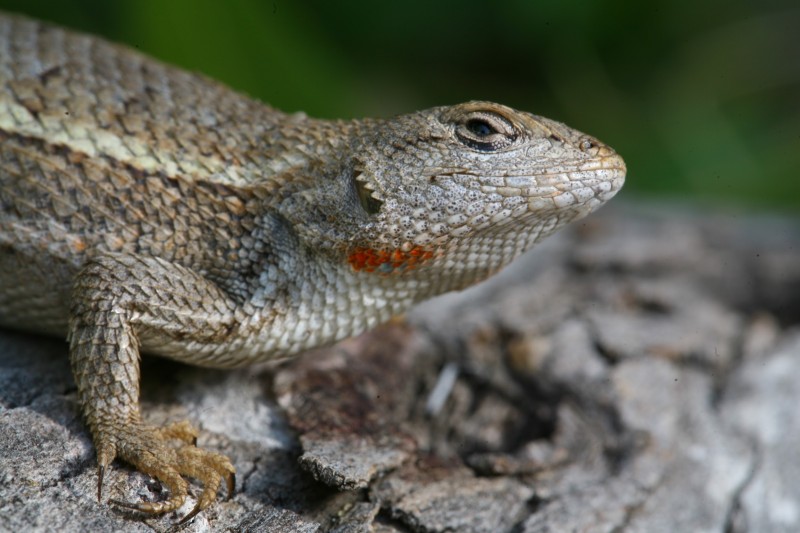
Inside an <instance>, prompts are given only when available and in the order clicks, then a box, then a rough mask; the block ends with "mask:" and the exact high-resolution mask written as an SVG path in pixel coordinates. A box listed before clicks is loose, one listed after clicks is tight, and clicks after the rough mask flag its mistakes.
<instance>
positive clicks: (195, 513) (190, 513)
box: [178, 501, 203, 526]
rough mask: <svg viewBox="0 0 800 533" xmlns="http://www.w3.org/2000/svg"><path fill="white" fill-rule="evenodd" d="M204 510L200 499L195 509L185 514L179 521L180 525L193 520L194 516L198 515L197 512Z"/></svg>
mask: <svg viewBox="0 0 800 533" xmlns="http://www.w3.org/2000/svg"><path fill="white" fill-rule="evenodd" d="M202 510H203V508H202V507H200V502H199V501H198V502H197V505H195V506H194V509H192V510H191V511H190V512H189V513H188V514H187V515H186V516H184V517H183V518H181V519H180V521H179V522H178V525H179V526H182V525H183V524H185V523H186V522H188V521H189V520H191V519H192V518H194V517H195V516H197V513H199V512H200V511H202Z"/></svg>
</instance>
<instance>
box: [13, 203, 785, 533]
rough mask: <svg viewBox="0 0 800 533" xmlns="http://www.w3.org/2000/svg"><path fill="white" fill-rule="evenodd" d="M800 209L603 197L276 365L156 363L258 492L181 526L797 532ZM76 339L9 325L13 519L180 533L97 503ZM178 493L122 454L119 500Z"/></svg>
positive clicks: (156, 374) (161, 394)
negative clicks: (500, 258)
mask: <svg viewBox="0 0 800 533" xmlns="http://www.w3.org/2000/svg"><path fill="white" fill-rule="evenodd" d="M798 324H800V220H798V219H791V218H780V217H766V216H743V215H740V214H720V213H717V214H712V215H709V214H700V213H699V211H697V210H691V209H679V208H675V207H674V206H670V207H655V206H652V205H650V206H645V207H640V208H633V207H630V206H628V207H626V206H624V205H623V206H622V207H620V206H619V205H617V206H614V207H612V208H608V209H605V210H604V211H603V212H601V213H600V214H598V215H597V216H594V217H592V218H591V219H590V220H587V221H586V222H584V223H582V224H579V225H577V226H575V227H574V228H572V229H571V230H570V231H567V232H565V233H563V234H562V235H560V236H557V237H555V238H553V239H551V240H550V241H549V242H547V243H546V244H545V245H544V246H542V247H540V248H539V249H538V251H535V252H534V253H533V254H532V255H530V256H529V257H526V258H525V259H523V260H522V261H520V262H518V263H517V264H515V265H513V266H512V267H511V268H510V269H508V270H507V271H506V272H504V273H503V274H502V275H500V276H498V277H496V278H494V279H492V280H491V281H490V282H488V283H486V284H484V285H482V286H479V287H477V288H475V289H473V290H470V291H467V292H465V293H461V294H455V295H450V296H447V297H444V298H440V299H438V300H435V301H432V302H430V303H428V304H425V305H423V306H420V307H419V308H418V309H416V310H415V311H414V312H413V313H412V314H411V315H409V317H407V320H406V321H405V322H396V323H392V324H388V325H386V326H383V327H381V328H379V329H378V330H375V331H373V332H372V333H370V334H367V335H365V336H362V337H360V338H357V339H351V340H349V341H346V342H343V343H341V344H339V345H337V346H334V347H331V348H329V349H325V350H320V351H317V352H314V353H309V354H308V355H306V356H304V357H302V358H300V359H297V360H294V361H288V362H286V363H284V364H282V365H281V366H279V367H275V366H273V367H262V368H252V369H245V370H240V371H233V372H218V371H209V370H203V369H197V368H191V367H185V366H181V365H177V364H173V363H170V362H167V361H163V360H159V359H154V358H146V359H145V365H144V371H143V375H144V378H143V398H142V399H143V409H144V412H145V413H146V416H147V417H148V418H149V420H151V421H153V422H164V421H170V420H179V419H182V418H188V419H189V420H191V421H193V422H195V423H197V424H199V425H200V427H201V428H202V430H203V431H202V433H201V437H200V444H202V445H204V446H206V447H208V448H210V449H215V450H218V451H220V452H222V453H226V454H228V455H229V456H230V457H231V459H232V460H233V461H234V464H235V465H236V467H237V470H238V486H237V493H236V495H235V496H234V498H233V499H232V500H231V501H227V502H226V501H222V500H220V502H219V503H217V504H216V505H214V506H213V507H212V508H211V509H210V510H208V511H206V512H204V513H202V514H201V515H200V516H198V517H196V518H195V519H194V520H193V521H192V522H190V523H189V524H187V525H186V526H185V527H184V528H182V530H185V531H206V530H211V529H213V530H253V531H257V530H262V531H263V530H268V531H279V532H280V531H286V532H289V531H336V532H342V533H344V532H361V531H365V532H366V531H376V532H408V531H429V532H440V531H466V532H470V531H475V532H483V531H487V532H489V531H491V532H495V531H510V532H514V533H521V532H525V533H533V532H545V531H597V532H600V531H609V532H610V531H647V532H654V531H656V532H657V531H719V532H730V533H733V532H743V531H759V532H770V531H775V532H778V531H786V532H789V531H797V530H799V529H800V457H799V456H798V450H800V417H797V416H796V415H795V411H796V406H797V405H800V380H798V379H797V376H800V328H798ZM96 475H97V473H96V469H95V464H94V450H93V448H92V445H91V439H90V437H89V434H88V432H87V430H86V428H85V426H84V425H83V423H82V421H81V419H80V415H79V413H78V409H77V403H76V391H75V386H74V383H73V381H72V378H71V376H70V373H69V363H68V360H67V356H66V345H65V344H64V343H62V342H59V341H55V340H47V339H41V338H35V337H32V336H27V335H23V334H19V333H12V332H7V331H4V332H0V530H12V531H13V530H25V531H79V530H124V531H149V530H157V531H164V530H167V529H169V528H170V527H172V526H173V525H174V524H175V523H176V521H177V519H178V517H179V516H181V515H182V514H184V513H186V512H188V510H190V509H191V507H192V505H193V503H194V502H193V501H189V502H187V504H186V506H185V508H184V509H182V510H181V511H180V512H179V513H177V514H175V513H173V514H168V515H166V516H163V517H144V519H142V515H140V514H137V513H134V512H131V511H128V510H124V509H120V508H118V507H114V506H112V505H109V504H107V503H105V501H104V502H103V503H98V502H97V496H96V491H97V487H96V482H97V477H96ZM109 497H113V498H117V499H121V500H127V501H136V500H139V499H149V500H154V499H164V498H165V494H164V493H163V489H162V488H161V487H160V485H159V484H158V483H155V482H153V481H152V480H150V479H148V478H147V477H146V476H144V475H141V474H139V473H136V472H132V471H131V470H129V469H127V468H126V467H125V465H122V464H115V465H114V468H113V469H112V470H111V471H110V472H107V473H106V481H105V488H104V500H105V499H106V498H109Z"/></svg>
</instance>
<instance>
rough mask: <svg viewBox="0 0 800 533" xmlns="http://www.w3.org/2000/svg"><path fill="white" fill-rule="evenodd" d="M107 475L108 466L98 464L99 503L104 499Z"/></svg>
mask: <svg viewBox="0 0 800 533" xmlns="http://www.w3.org/2000/svg"><path fill="white" fill-rule="evenodd" d="M105 475H106V466H105V465H97V503H100V502H101V501H102V497H103V478H104V477H105Z"/></svg>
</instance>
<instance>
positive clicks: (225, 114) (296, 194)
mask: <svg viewBox="0 0 800 533" xmlns="http://www.w3.org/2000/svg"><path fill="white" fill-rule="evenodd" d="M625 175H626V167H625V163H624V161H623V159H622V158H621V157H620V156H619V155H618V154H617V153H616V152H615V151H614V150H613V149H612V148H610V147H609V146H607V145H605V144H603V143H602V142H600V141H599V140H597V139H596V138H594V137H591V136H589V135H586V134H584V133H581V132H579V131H577V130H574V129H572V128H570V127H568V126H566V125H564V124H562V123H560V122H557V121H554V120H550V119H547V118H544V117H541V116H537V115H534V114H531V113H528V112H523V111H517V110H514V109H511V108H509V107H506V106H503V105H500V104H496V103H491V102H484V101H471V102H467V103H463V104H458V105H452V106H442V107H435V108H431V109H427V110H424V111H419V112H413V113H409V114H406V115H400V116H396V117H394V118H388V119H358V120H322V119H314V118H310V117H308V116H306V115H305V114H303V113H284V112H281V111H279V110H277V109H274V108H272V107H270V106H268V105H266V104H264V103H261V102H259V101H256V100H254V99H251V98H249V97H247V96H245V95H242V94H240V93H238V92H236V91H234V90H232V89H229V88H228V87H226V86H224V85H223V84H221V83H218V82H216V81H213V80H211V79H209V78H206V77H204V76H202V75H201V74H197V73H191V72H187V71H184V70H181V69H179V68H177V67H173V66H170V65H167V64H165V63H162V62H159V61H158V60H156V59H152V58H150V57H147V56H146V55H144V54H141V53H139V52H137V51H135V50H132V49H130V48H127V47H125V46H122V45H118V44H114V43H111V42H108V41H106V40H103V39H101V38H98V37H93V36H89V35H85V34H81V33H77V32H72V31H70V30H66V29H62V28H60V27H57V26H54V25H50V24H47V23H43V22H39V21H35V20H32V19H28V18H25V17H22V16H18V15H10V14H0V326H3V327H7V328H14V329H18V330H24V331H29V332H35V333H39V334H48V335H56V336H60V337H62V338H66V339H67V341H68V345H69V358H70V365H71V369H72V373H73V376H74V380H75V384H76V386H77V392H78V402H79V405H80V407H81V411H82V415H83V418H84V420H85V421H86V424H87V425H88V428H89V431H90V433H91V435H92V439H93V443H94V447H95V452H96V457H97V465H98V466H97V468H98V489H97V497H98V501H101V499H102V486H103V477H104V473H105V472H106V469H107V468H108V467H109V465H110V464H111V463H112V461H114V460H115V459H119V460H122V461H124V462H126V463H128V464H130V465H132V466H133V467H134V468H135V469H137V470H139V471H141V472H143V473H145V474H148V475H150V476H152V477H154V478H156V479H158V480H159V481H161V482H162V483H163V484H164V485H165V486H166V487H167V489H168V490H169V496H168V499H166V500H165V501H159V502H147V501H142V502H123V501H117V500H111V501H112V503H114V504H118V505H122V506H125V507H129V508H132V509H135V510H138V511H142V512H145V513H164V512H168V511H173V510H176V509H178V508H179V507H180V506H181V505H183V503H184V502H185V500H186V498H187V496H188V481H187V480H186V478H187V477H191V478H195V479H197V480H198V481H199V482H200V483H201V485H202V493H201V494H200V495H199V497H198V498H197V503H196V505H195V506H194V508H193V510H192V511H191V512H189V513H188V514H187V515H186V516H185V517H184V519H183V521H186V520H188V519H189V518H191V517H192V516H194V515H196V514H197V513H198V512H200V511H201V510H203V509H206V508H207V507H209V506H210V505H212V504H213V502H214V501H215V500H216V498H217V494H218V492H219V490H220V489H221V487H222V483H223V481H224V482H225V483H226V485H227V494H228V496H229V497H230V496H231V494H232V493H233V491H234V488H235V468H234V466H233V464H232V463H231V461H230V460H229V459H228V458H227V457H226V456H224V455H223V454H220V453H217V452H214V451H211V450H205V449H202V448H199V447H197V446H196V437H197V435H198V431H197V430H196V429H195V428H194V427H193V426H192V425H191V424H189V423H188V422H177V423H172V424H168V425H166V426H164V427H154V426H151V425H148V424H147V423H145V421H144V420H143V417H142V415H141V412H140V408H139V381H140V374H139V360H140V354H142V353H144V354H153V355H157V356H163V357H167V358H171V359H174V360H177V361H181V362H183V363H188V364H192V365H200V366H205V367H213V368H233V367H237V366H242V365H248V364H253V363H257V362H262V361H266V360H271V359H276V358H285V357H289V356H293V355H296V354H299V353H301V352H303V351H305V350H308V349H310V348H313V347H317V346H322V345H325V344H330V343H333V342H335V341H337V340H340V339H342V338H345V337H348V336H353V335H356V334H358V333H360V332H362V331H364V330H366V329H368V328H371V327H373V326H375V325H377V324H379V323H381V322H385V321H387V320H389V319H390V318H391V317H393V316H396V315H399V314H402V313H403V312H405V311H407V310H408V309H409V308H410V307H411V306H412V305H414V304H415V303H416V302H419V301H421V300H423V299H427V298H430V297H433V296H435V295H437V294H441V293H444V292H448V291H454V290H460V289H463V288H465V287H467V286H470V285H472V284H474V283H477V282H479V281H480V280H482V279H484V278H486V277H488V276H489V275H491V274H493V273H495V272H496V271H498V270H500V269H501V268H502V267H503V266H504V265H506V264H508V263H509V262H510V261H512V260H513V259H515V258H516V257H518V256H519V255H520V254H522V253H523V252H525V251H527V250H528V249H530V248H531V247H533V245H534V244H535V243H537V242H538V241H539V240H541V239H542V238H543V237H545V236H547V235H549V234H551V233H553V232H554V231H555V230H557V229H558V228H560V227H562V226H564V225H565V224H567V223H568V222H570V221H573V220H575V219H578V218H580V217H583V216H585V215H587V214H589V213H591V212H592V211H594V210H595V209H597V208H598V207H599V206H601V205H602V204H603V203H605V202H606V201H608V200H609V199H610V198H611V197H613V196H614V195H615V194H616V192H617V191H618V190H619V189H620V188H621V187H622V185H623V183H624V180H625Z"/></svg>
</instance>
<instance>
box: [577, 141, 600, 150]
mask: <svg viewBox="0 0 800 533" xmlns="http://www.w3.org/2000/svg"><path fill="white" fill-rule="evenodd" d="M580 147H581V150H582V151H584V152H588V151H589V150H591V149H592V148H596V147H597V143H596V142H594V141H592V140H589V139H584V140H583V141H581V144H580Z"/></svg>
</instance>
